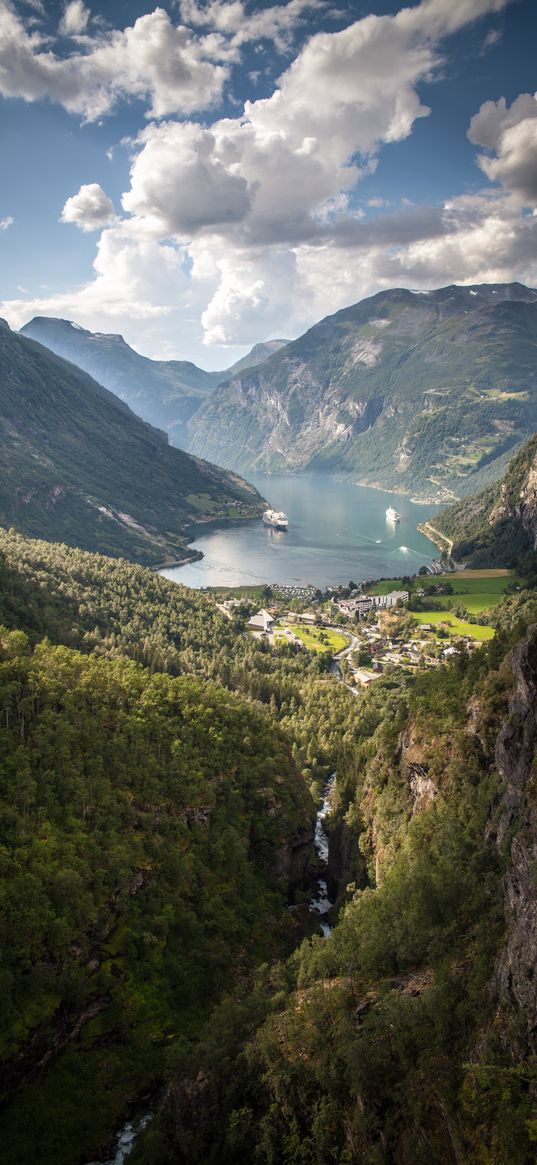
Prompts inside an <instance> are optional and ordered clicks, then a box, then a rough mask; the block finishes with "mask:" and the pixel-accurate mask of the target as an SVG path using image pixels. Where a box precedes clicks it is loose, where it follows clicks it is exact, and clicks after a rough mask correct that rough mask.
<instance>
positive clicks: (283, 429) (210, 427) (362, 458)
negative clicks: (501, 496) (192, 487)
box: [189, 283, 537, 498]
mask: <svg viewBox="0 0 537 1165" xmlns="http://www.w3.org/2000/svg"><path fill="white" fill-rule="evenodd" d="M536 425H537V292H536V291H535V290H533V289H531V288H527V287H524V286H523V285H521V284H519V283H511V284H499V285H488V284H487V285H480V286H477V285H476V286H475V287H457V286H451V287H445V288H441V289H439V290H437V291H429V292H419V293H418V292H412V291H409V290H406V289H402V288H396V289H394V290H391V291H384V292H381V293H380V294H378V295H375V296H373V297H372V298H370V299H366V300H363V301H362V302H361V303H358V304H355V305H353V306H352V307H349V308H345V309H344V310H343V311H340V312H337V314H336V315H333V316H328V317H327V318H326V319H324V320H322V321H321V322H320V323H319V324H317V325H316V326H315V327H313V328H311V329H310V330H309V331H308V332H306V334H305V335H304V336H301V337H300V338H299V339H298V340H295V341H293V342H291V343H290V344H288V345H287V346H286V347H285V348H283V349H281V351H279V352H278V353H276V354H275V355H274V356H272V357H270V358H269V359H268V360H267V361H265V362H264V363H263V364H262V365H261V366H260V367H258V368H256V369H247V370H245V371H244V372H242V373H240V374H239V375H238V376H235V377H233V378H232V379H231V380H230V381H229V382H228V383H227V384H224V385H222V386H221V387H220V388H219V389H217V390H216V392H214V393H213V394H212V395H211V397H210V398H208V399H207V400H206V401H204V403H203V405H202V406H201V407H200V408H199V410H198V411H197V412H196V414H195V415H194V416H193V417H192V418H191V421H190V424H189V432H190V445H189V448H190V449H191V450H192V451H194V452H196V453H201V452H202V451H203V454H204V456H207V457H210V458H211V459H212V460H214V461H216V462H218V463H219V464H223V465H227V466H230V467H233V468H235V469H240V470H241V471H242V472H246V473H247V472H248V471H249V470H253V469H259V470H270V471H286V470H287V471H291V472H295V473H296V472H301V471H302V472H311V471H323V472H330V473H337V474H344V475H346V476H349V477H352V479H353V480H354V481H360V482H363V483H364V484H367V485H378V486H382V487H384V488H388V489H396V490H400V491H401V492H404V493H409V494H411V495H415V494H419V495H420V496H426V497H435V498H436V497H440V498H442V497H445V496H446V495H447V496H449V491H453V492H454V493H455V495H461V494H465V493H469V492H472V491H473V490H474V489H475V488H476V487H477V486H478V485H479V484H482V483H483V482H484V480H486V478H487V476H488V477H489V478H490V479H493V478H494V477H498V476H499V475H500V473H501V472H502V471H503V468H504V466H505V463H506V460H507V458H508V455H510V454H511V453H512V451H513V450H514V449H515V448H516V446H517V445H518V444H519V443H520V442H522V441H523V440H525V439H526V438H528V437H529V436H530V435H531V434H532V433H533V432H534V430H535V428H536Z"/></svg>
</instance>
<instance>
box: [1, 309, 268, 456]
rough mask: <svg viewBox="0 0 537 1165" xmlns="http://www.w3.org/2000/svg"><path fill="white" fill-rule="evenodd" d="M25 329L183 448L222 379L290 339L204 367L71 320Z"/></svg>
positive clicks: (39, 320) (43, 319) (42, 320)
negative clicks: (192, 422) (148, 351)
mask: <svg viewBox="0 0 537 1165" xmlns="http://www.w3.org/2000/svg"><path fill="white" fill-rule="evenodd" d="M21 335H22V336H26V337H27V338H28V339H30V340H37V341H38V342H39V343H40V344H43V345H44V346H45V348H49V349H50V351H51V352H54V353H55V354H56V356H61V357H62V358H63V359H64V360H70V361H71V363H72V364H76V366H77V368H81V369H82V371H83V372H88V373H89V375H90V376H93V378H94V380H97V381H98V383H99V384H102V385H104V387H105V388H108V389H109V390H110V392H113V393H115V394H116V396H118V397H120V399H121V400H124V401H125V402H126V403H127V404H128V405H130V407H131V409H132V410H133V412H135V413H137V414H138V416H140V417H143V419H144V421H149V422H150V424H152V425H156V426H157V428H160V429H166V431H167V432H168V433H169V436H170V439H171V441H172V442H173V444H174V445H178V446H179V447H180V448H186V447H187V443H188V429H187V424H188V421H189V419H190V417H192V416H193V414H194V413H195V412H196V410H197V409H198V408H199V407H200V405H201V404H202V402H203V401H204V400H205V399H206V398H207V397H208V396H210V395H211V393H212V392H214V390H215V388H216V387H217V386H218V385H219V384H221V383H222V382H223V381H225V380H229V378H230V376H234V375H236V373H237V372H241V371H242V370H243V369H244V368H250V367H254V366H256V365H258V364H262V363H263V361H264V360H267V359H268V357H269V356H272V355H273V354H274V353H275V352H278V351H279V349H280V348H283V347H284V346H285V345H286V344H287V343H288V342H289V341H288V340H267V341H266V342H265V343H261V344H255V345H254V347H253V348H252V350H251V352H249V353H248V355H247V356H243V357H242V359H241V360H237V363H236V364H233V365H232V366H231V368H227V369H223V370H222V371H221V372H205V370H204V369H203V368H198V367H197V365H196V364H192V363H191V361H190V360H150V359H149V358H148V357H147V356H141V355H140V353H139V352H135V350H134V348H131V347H130V346H129V344H127V343H126V342H125V340H124V339H123V336H118V335H109V334H106V333H102V332H89V331H87V330H86V329H85V328H81V327H80V324H75V323H72V322H71V321H70V320H60V319H55V318H54V317H49V316H35V317H34V319H32V320H30V321H29V322H28V323H27V324H25V325H24V327H23V328H21Z"/></svg>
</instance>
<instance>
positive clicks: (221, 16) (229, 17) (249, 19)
mask: <svg viewBox="0 0 537 1165" xmlns="http://www.w3.org/2000/svg"><path fill="white" fill-rule="evenodd" d="M324 7H326V0H288V3H286V4H275V5H273V6H272V7H270V8H261V9H258V10H257V11H254V12H247V11H246V7H245V5H244V4H243V3H242V0H227V2H226V0H208V2H207V3H201V4H200V3H198V2H197V0H181V4H180V10H181V16H182V18H183V20H184V22H185V24H190V25H202V26H210V27H211V28H213V29H216V30H217V31H218V32H220V33H222V34H224V35H226V36H230V37H231V40H232V44H233V45H234V46H238V45H242V44H246V43H247V42H248V41H260V40H265V39H266V40H272V41H274V43H275V44H276V46H277V48H279V49H281V50H282V51H285V50H286V49H287V48H288V47H289V45H290V44H291V41H292V36H293V33H294V32H295V30H296V29H297V28H298V27H299V26H300V25H301V23H302V22H303V20H304V15H305V13H307V12H312V11H314V10H315V9H319V8H324Z"/></svg>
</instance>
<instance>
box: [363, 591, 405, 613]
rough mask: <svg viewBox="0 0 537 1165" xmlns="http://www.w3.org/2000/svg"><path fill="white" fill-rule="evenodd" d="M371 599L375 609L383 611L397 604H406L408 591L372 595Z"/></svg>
mask: <svg viewBox="0 0 537 1165" xmlns="http://www.w3.org/2000/svg"><path fill="white" fill-rule="evenodd" d="M371 598H372V600H373V603H374V605H375V607H378V608H379V609H380V610H383V611H385V610H388V608H390V607H396V606H397V604H398V603H408V599H409V594H408V591H390V592H389V594H387V595H372V596H371Z"/></svg>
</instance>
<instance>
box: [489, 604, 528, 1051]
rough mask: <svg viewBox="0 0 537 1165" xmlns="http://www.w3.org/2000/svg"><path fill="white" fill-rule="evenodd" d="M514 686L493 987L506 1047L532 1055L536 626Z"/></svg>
mask: <svg viewBox="0 0 537 1165" xmlns="http://www.w3.org/2000/svg"><path fill="white" fill-rule="evenodd" d="M512 667H513V673H514V677H515V687H514V691H513V695H512V698H511V702H510V706H509V716H508V719H507V720H506V722H505V724H504V727H503V728H502V731H501V732H500V735H499V737H498V742H497V746H496V761H497V765H498V768H499V771H500V773H501V776H502V777H503V779H504V781H505V792H504V794H503V798H502V801H501V803H500V806H499V820H498V827H497V844H498V846H499V847H500V848H501V849H502V850H505V849H506V848H507V849H508V852H509V866H508V870H507V874H506V876H505V880H504V905H505V916H506V923H507V938H506V943H505V946H504V947H503V949H502V951H501V953H500V955H499V958H498V960H497V963H496V968H495V975H494V986H495V992H496V994H497V998H498V1003H499V1008H500V1011H501V1012H502V1014H503V1016H504V1017H505V1019H507V1020H508V1021H509V1020H510V1019H513V1020H514V1019H515V1018H516V1020H517V1022H516V1024H508V1030H509V1036H508V1039H509V1041H510V1043H513V1041H514V1042H516V1044H517V1048H516V1050H517V1051H518V1052H521V1053H522V1054H528V1053H535V1052H536V1051H537V886H536V872H537V626H533V627H532V628H531V629H530V631H529V632H528V634H527V636H526V638H525V640H524V641H523V642H522V643H521V644H519V646H518V647H517V648H516V649H515V651H514V652H513V656H512Z"/></svg>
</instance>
